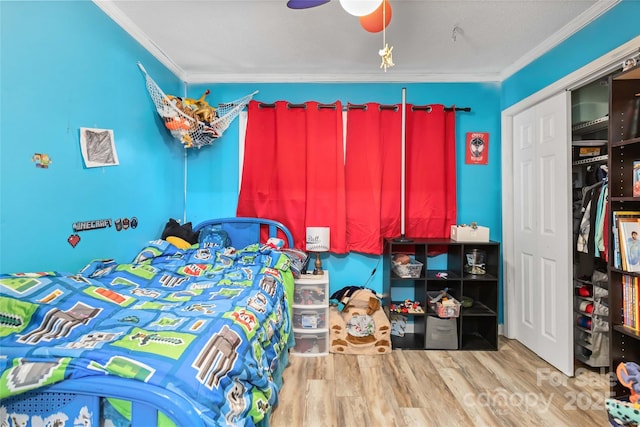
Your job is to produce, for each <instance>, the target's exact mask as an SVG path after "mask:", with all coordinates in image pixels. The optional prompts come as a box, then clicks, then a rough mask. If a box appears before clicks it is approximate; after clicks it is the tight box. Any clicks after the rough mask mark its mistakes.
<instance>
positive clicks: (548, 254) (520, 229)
mask: <svg viewBox="0 0 640 427" xmlns="http://www.w3.org/2000/svg"><path fill="white" fill-rule="evenodd" d="M568 106H569V93H568V92H562V93H560V94H558V95H556V96H554V97H552V98H550V99H548V100H546V101H543V102H541V103H539V104H537V105H535V106H533V107H531V108H530V109H528V110H525V111H523V112H521V113H519V114H517V115H515V116H514V117H513V142H514V150H513V165H514V170H516V171H519V172H516V173H515V174H514V180H515V182H514V188H516V189H518V191H516V192H515V193H514V201H513V206H514V238H515V239H514V240H515V242H514V250H515V257H514V260H516V262H515V264H516V265H515V266H514V268H515V271H516V277H520V281H519V283H516V284H515V288H514V293H515V297H516V298H515V301H516V302H517V303H518V304H519V306H518V307H516V310H517V312H520V313H522V315H521V316H519V317H520V321H519V322H516V323H517V324H516V325H514V326H515V328H514V330H515V334H513V336H514V337H515V338H516V339H518V340H519V341H521V342H522V343H523V344H524V345H526V346H527V347H529V348H530V349H531V350H533V351H534V352H535V353H537V354H538V355H539V356H540V357H542V358H543V359H545V360H547V361H548V362H549V363H551V364H552V365H554V366H555V367H556V368H558V369H559V370H561V371H562V372H564V373H566V374H567V375H573V327H572V321H573V318H572V315H571V307H572V294H571V291H572V281H571V267H570V266H571V265H572V263H571V247H570V243H569V242H570V235H571V224H570V223H571V204H570V196H571V194H570V176H569V173H568V172H567V173H566V174H565V173H564V171H568V168H567V167H566V165H568V164H569V161H570V157H569V153H570V143H569V123H568V117H569V107H568ZM565 175H566V176H565Z"/></svg>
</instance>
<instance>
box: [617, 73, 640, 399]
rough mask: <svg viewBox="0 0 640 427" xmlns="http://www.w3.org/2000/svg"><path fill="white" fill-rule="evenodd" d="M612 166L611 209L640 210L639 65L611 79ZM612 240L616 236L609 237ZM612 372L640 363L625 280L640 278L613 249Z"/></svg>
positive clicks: (623, 393) (639, 337)
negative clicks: (639, 168)
mask: <svg viewBox="0 0 640 427" xmlns="http://www.w3.org/2000/svg"><path fill="white" fill-rule="evenodd" d="M610 85H611V91H610V93H611V97H610V105H609V108H610V112H609V115H610V122H611V123H610V129H609V167H610V169H611V175H610V178H609V181H610V192H609V210H610V211H611V212H613V211H640V197H633V162H634V161H638V160H640V66H636V67H634V68H632V69H630V70H627V71H623V72H620V73H618V74H615V75H613V76H612V77H611V80H610ZM610 236H611V237H612V238H613V235H612V234H611V235H610ZM609 254H610V256H609V290H610V304H611V307H610V310H609V312H610V317H609V322H610V324H611V326H612V327H611V343H610V352H609V353H610V369H611V370H612V371H614V370H615V369H616V368H617V366H618V364H619V363H621V362H636V363H640V333H638V332H637V331H634V330H633V329H631V328H629V327H627V326H625V325H624V321H623V312H624V311H623V307H624V299H623V284H622V281H623V277H624V276H625V275H626V276H631V277H639V276H640V273H637V272H636V273H633V272H627V271H623V270H621V269H617V268H614V266H613V261H612V260H613V255H614V246H613V245H611V247H610V250H609ZM628 394H629V389H628V388H626V387H624V386H623V385H621V384H619V383H618V382H612V383H611V396H612V397H616V398H618V399H624V398H625V397H628Z"/></svg>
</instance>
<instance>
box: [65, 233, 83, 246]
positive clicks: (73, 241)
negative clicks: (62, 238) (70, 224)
mask: <svg viewBox="0 0 640 427" xmlns="http://www.w3.org/2000/svg"><path fill="white" fill-rule="evenodd" d="M67 242H69V244H70V245H71V246H72V247H74V248H75V247H76V245H77V244H78V243H79V242H80V236H78V235H77V234H72V235H71V236H69V237H68V238H67Z"/></svg>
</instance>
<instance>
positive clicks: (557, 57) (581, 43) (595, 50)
mask: <svg viewBox="0 0 640 427" xmlns="http://www.w3.org/2000/svg"><path fill="white" fill-rule="evenodd" d="M638 35H640V1H638V0H623V1H622V2H620V3H619V4H618V5H616V6H615V7H614V8H612V9H611V10H609V11H608V12H607V13H605V14H604V15H602V16H601V17H599V18H598V19H596V20H595V21H594V22H592V23H591V24H589V25H588V26H587V27H585V28H583V29H582V30H581V31H579V32H577V33H576V34H574V35H573V36H571V37H569V38H568V39H567V40H565V41H564V42H563V43H561V44H560V45H558V46H556V47H555V48H553V49H551V50H550V51H549V52H547V53H546V54H544V55H542V56H541V57H540V58H538V59H537V60H535V61H533V62H532V63H531V64H529V65H528V66H526V67H524V68H523V69H521V70H520V71H518V72H517V73H515V74H514V75H512V76H511V77H509V78H508V79H506V80H505V81H504V82H502V95H501V97H502V102H501V104H502V109H503V110H504V109H506V108H508V107H510V106H511V105H513V104H515V103H517V102H518V101H520V100H522V99H524V98H526V97H527V96H529V95H532V94H533V93H535V92H537V91H539V90H540V89H543V88H544V87H546V86H548V85H550V84H551V83H553V82H555V81H557V80H559V79H561V78H563V77H565V76H566V75H569V74H571V73H572V72H574V71H576V70H578V69H580V68H581V67H583V66H585V65H587V64H588V63H590V62H591V61H594V60H596V59H598V58H600V57H601V56H603V55H605V54H606V53H608V52H610V51H611V50H613V49H615V48H616V47H618V46H621V45H623V44H624V43H626V42H628V41H630V40H632V39H633V38H635V37H637V36H638Z"/></svg>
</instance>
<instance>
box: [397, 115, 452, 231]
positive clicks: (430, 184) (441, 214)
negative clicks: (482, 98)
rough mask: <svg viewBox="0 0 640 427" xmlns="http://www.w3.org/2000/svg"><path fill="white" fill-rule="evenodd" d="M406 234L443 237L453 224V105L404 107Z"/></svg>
mask: <svg viewBox="0 0 640 427" xmlns="http://www.w3.org/2000/svg"><path fill="white" fill-rule="evenodd" d="M406 143H407V144H406V149H407V151H406V154H407V155H406V168H407V170H406V172H407V178H406V186H407V187H406V189H407V191H406V201H407V202H406V215H405V226H406V227H405V229H406V230H405V234H406V235H407V236H412V237H417V238H426V237H446V238H448V237H449V235H450V230H451V225H452V224H455V223H456V206H457V205H456V157H455V155H456V154H455V149H456V147H455V108H452V109H449V110H448V111H447V110H445V108H444V106H443V105H439V104H436V105H427V106H408V111H407V123H406Z"/></svg>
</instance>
